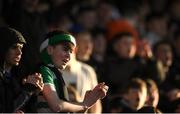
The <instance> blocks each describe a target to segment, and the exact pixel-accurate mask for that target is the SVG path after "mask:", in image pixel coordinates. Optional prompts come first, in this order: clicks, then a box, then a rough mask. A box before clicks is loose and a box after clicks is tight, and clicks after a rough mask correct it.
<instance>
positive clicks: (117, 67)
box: [104, 57, 140, 94]
mask: <svg viewBox="0 0 180 114" xmlns="http://www.w3.org/2000/svg"><path fill="white" fill-rule="evenodd" d="M105 62H106V63H105V73H104V76H105V77H106V79H105V80H106V83H107V84H108V86H109V88H110V89H109V90H110V91H109V92H111V93H112V94H116V93H117V92H118V91H119V90H122V89H123V87H125V85H126V84H127V83H128V81H129V79H130V78H132V77H134V76H136V75H137V74H138V70H139V69H140V66H139V64H138V63H137V62H136V61H135V60H134V59H123V58H117V57H111V58H108V59H107V60H105Z"/></svg>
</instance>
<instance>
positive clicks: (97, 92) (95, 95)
mask: <svg viewBox="0 0 180 114" xmlns="http://www.w3.org/2000/svg"><path fill="white" fill-rule="evenodd" d="M108 88H109V87H108V86H107V85H105V83H104V82H103V83H99V84H98V85H97V86H96V87H95V88H94V89H93V90H90V91H87V92H86V94H85V97H84V101H83V105H85V106H87V107H88V108H90V107H91V106H93V104H95V103H96V101H97V100H98V99H103V98H104V97H105V96H106V93H107V91H108Z"/></svg>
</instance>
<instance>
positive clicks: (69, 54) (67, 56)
mask: <svg viewBox="0 0 180 114" xmlns="http://www.w3.org/2000/svg"><path fill="white" fill-rule="evenodd" d="M70 57H71V52H70V51H68V52H66V58H67V59H68V60H70Z"/></svg>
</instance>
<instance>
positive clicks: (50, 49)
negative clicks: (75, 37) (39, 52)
mask: <svg viewBox="0 0 180 114" xmlns="http://www.w3.org/2000/svg"><path fill="white" fill-rule="evenodd" d="M47 53H48V54H49V55H52V53H53V46H48V47H47Z"/></svg>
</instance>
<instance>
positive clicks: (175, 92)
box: [167, 88, 180, 101]
mask: <svg viewBox="0 0 180 114" xmlns="http://www.w3.org/2000/svg"><path fill="white" fill-rule="evenodd" d="M167 96H168V98H169V100H170V101H174V100H176V99H178V98H180V90H179V89H176V88H175V89H172V90H170V91H169V92H168V93H167Z"/></svg>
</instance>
